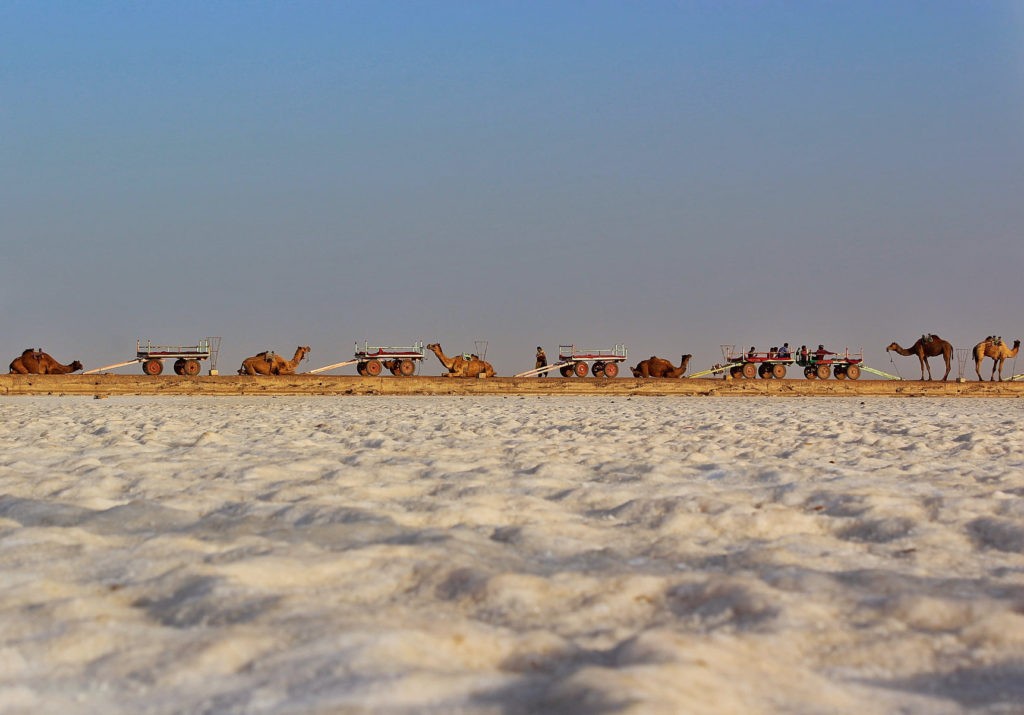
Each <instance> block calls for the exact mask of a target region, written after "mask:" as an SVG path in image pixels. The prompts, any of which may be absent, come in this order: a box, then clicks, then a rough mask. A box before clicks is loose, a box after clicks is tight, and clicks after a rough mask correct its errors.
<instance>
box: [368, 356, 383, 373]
mask: <svg viewBox="0 0 1024 715" xmlns="http://www.w3.org/2000/svg"><path fill="white" fill-rule="evenodd" d="M365 369H366V374H367V375H369V376H370V377H377V376H378V375H380V373H381V371H382V370H383V369H384V366H383V365H381V364H380V360H376V359H375V360H367V361H366V368H365Z"/></svg>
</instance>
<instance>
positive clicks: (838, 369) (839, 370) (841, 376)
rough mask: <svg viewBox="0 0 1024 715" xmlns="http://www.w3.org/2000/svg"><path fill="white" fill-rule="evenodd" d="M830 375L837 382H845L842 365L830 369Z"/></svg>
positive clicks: (844, 369)
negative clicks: (833, 376)
mask: <svg viewBox="0 0 1024 715" xmlns="http://www.w3.org/2000/svg"><path fill="white" fill-rule="evenodd" d="M832 374H833V375H835V378H836V379H837V380H845V379H846V367H845V366H843V365H836V366H835V367H834V368H832Z"/></svg>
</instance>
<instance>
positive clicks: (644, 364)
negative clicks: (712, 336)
mask: <svg viewBox="0 0 1024 715" xmlns="http://www.w3.org/2000/svg"><path fill="white" fill-rule="evenodd" d="M692 357H693V355H683V356H682V357H681V358H680V359H679V367H675V366H674V365H673V364H672V363H670V362H669V361H668V360H665V359H664V358H660V357H657V356H656V355H652V356H651V357H649V358H647V359H646V360H641V361H640V362H639V363H637V366H636V367H633V368H630V370H632V371H633V377H668V378H676V377H682V376H683V375H685V374H686V368H687V367H688V366H689V364H690V358H692Z"/></svg>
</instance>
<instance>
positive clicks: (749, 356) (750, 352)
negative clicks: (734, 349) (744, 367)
mask: <svg viewBox="0 0 1024 715" xmlns="http://www.w3.org/2000/svg"><path fill="white" fill-rule="evenodd" d="M755 355H757V348H755V347H754V346H753V345H751V346H750V350H748V351H747V360H753V359H754V356H755Z"/></svg>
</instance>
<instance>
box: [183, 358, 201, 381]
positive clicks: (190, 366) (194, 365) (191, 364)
mask: <svg viewBox="0 0 1024 715" xmlns="http://www.w3.org/2000/svg"><path fill="white" fill-rule="evenodd" d="M182 372H183V373H184V374H186V375H188V376H189V377H195V376H196V375H198V374H199V361H198V360H186V361H185V367H184V368H183V369H182Z"/></svg>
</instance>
